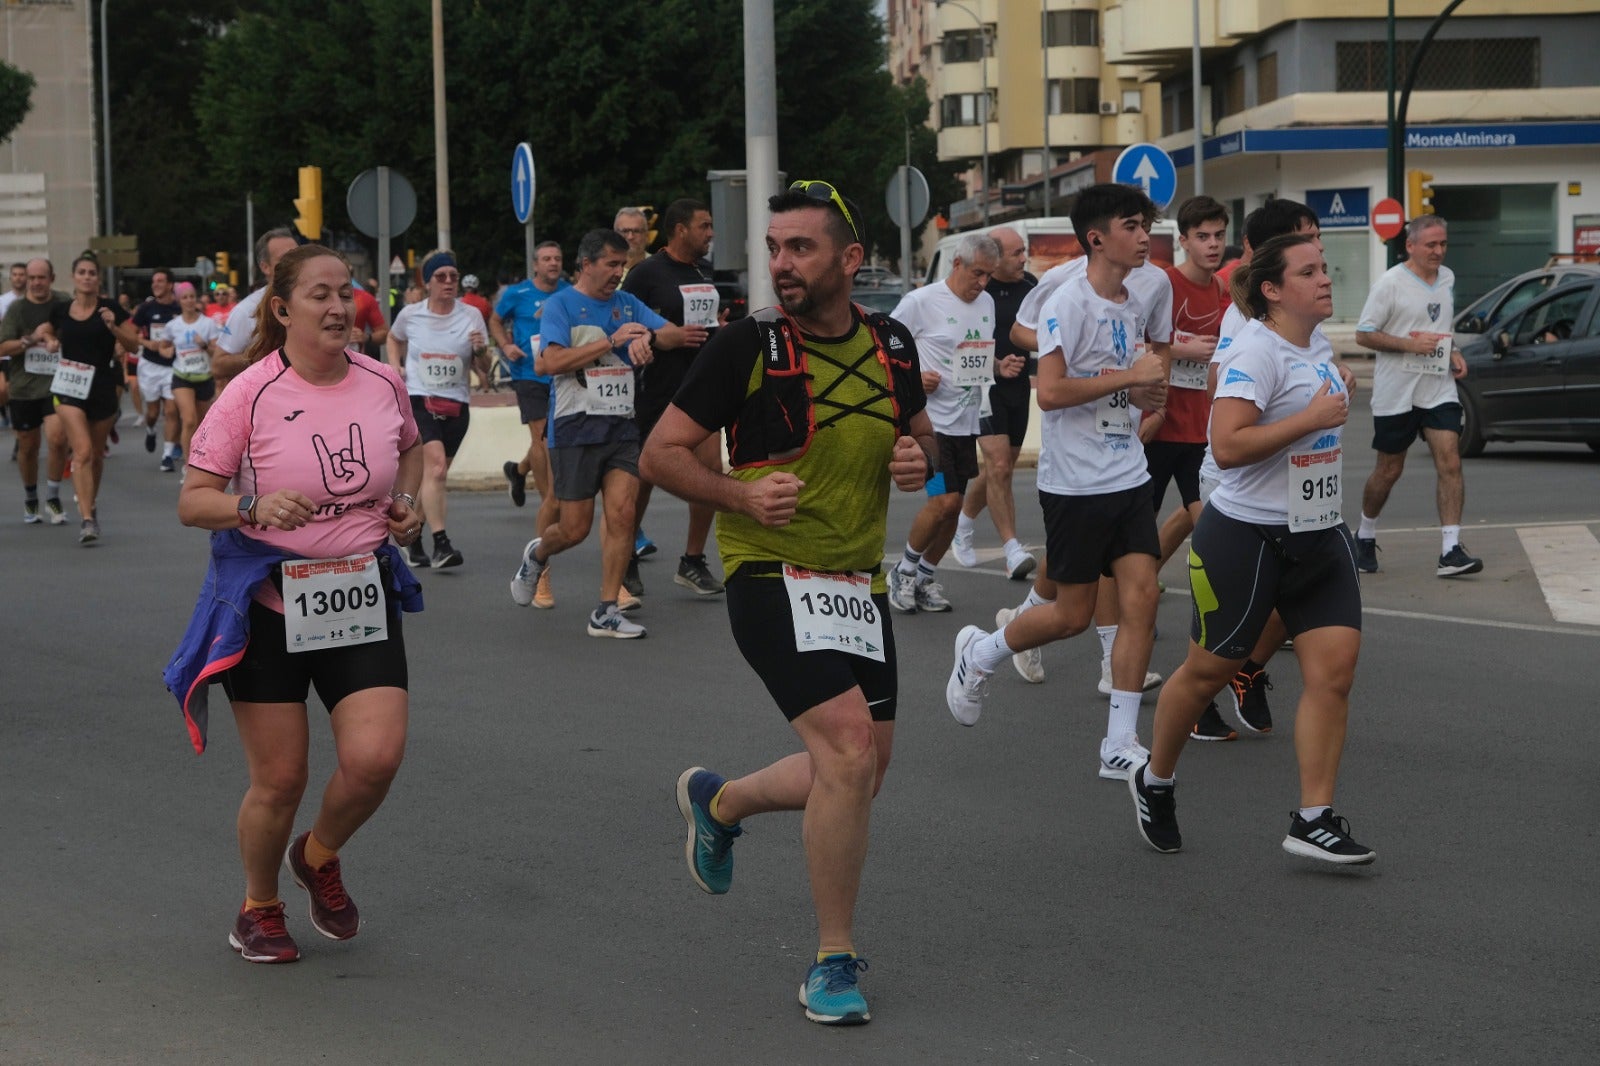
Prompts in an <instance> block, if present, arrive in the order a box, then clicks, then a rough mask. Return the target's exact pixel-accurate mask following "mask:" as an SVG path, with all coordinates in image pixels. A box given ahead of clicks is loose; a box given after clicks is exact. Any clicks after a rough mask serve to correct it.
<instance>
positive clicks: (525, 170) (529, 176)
mask: <svg viewBox="0 0 1600 1066" xmlns="http://www.w3.org/2000/svg"><path fill="white" fill-rule="evenodd" d="M533 185H534V181H533V149H532V148H530V147H529V146H528V142H527V141H523V142H522V143H521V144H519V145H517V148H516V151H514V152H512V153H511V210H513V211H515V212H516V214H517V221H518V222H522V223H526V222H527V221H528V219H530V218H532V217H533Z"/></svg>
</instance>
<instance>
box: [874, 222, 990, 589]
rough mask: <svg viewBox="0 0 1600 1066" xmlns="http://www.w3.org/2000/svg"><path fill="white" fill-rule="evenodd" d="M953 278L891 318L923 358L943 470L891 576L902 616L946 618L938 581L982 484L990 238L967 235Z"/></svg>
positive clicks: (911, 295)
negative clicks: (972, 493)
mask: <svg viewBox="0 0 1600 1066" xmlns="http://www.w3.org/2000/svg"><path fill="white" fill-rule="evenodd" d="M952 263H953V265H952V267H951V269H950V276H949V277H947V278H945V280H944V281H942V282H940V283H938V284H935V285H928V286H925V287H923V288H920V289H912V290H911V291H910V292H908V293H906V294H905V296H903V297H901V299H900V303H899V304H898V305H897V306H896V307H895V309H894V311H893V312H892V314H891V316H890V317H892V318H894V319H895V320H896V321H898V322H900V323H901V324H903V325H904V326H905V327H906V328H907V329H909V330H910V331H911V335H912V336H913V337H915V338H916V341H917V352H918V354H919V355H920V356H921V357H922V391H924V392H926V393H927V394H928V407H927V410H928V418H929V419H930V420H931V421H932V422H933V429H934V438H935V440H936V441H937V444H938V454H939V465H938V467H937V468H936V469H935V470H934V471H933V476H932V477H931V478H929V479H928V488H927V493H928V502H927V503H925V504H923V505H922V510H920V511H918V512H917V517H916V518H914V519H912V522H911V532H910V533H909V534H908V535H907V537H906V547H905V551H904V552H903V553H902V555H901V558H900V562H899V563H898V564H896V565H895V567H894V568H893V569H891V570H890V571H889V603H890V605H891V606H892V607H894V609H895V610H897V611H904V612H905V613H907V614H915V613H916V612H917V611H948V610H949V609H950V601H949V600H947V599H945V598H944V589H943V588H942V587H940V585H939V584H938V583H937V582H935V581H934V580H933V575H934V573H935V572H936V570H937V568H938V565H939V562H940V560H942V559H943V558H944V553H945V552H946V551H948V550H949V549H950V542H951V540H952V539H954V537H955V535H956V522H957V520H958V519H959V518H960V516H961V501H962V499H963V497H964V495H965V493H966V491H967V482H968V481H971V480H972V479H973V478H975V477H977V476H978V422H979V419H980V415H979V410H980V408H981V406H982V403H983V394H984V393H985V392H986V391H987V389H988V383H989V382H991V381H993V380H994V298H993V297H992V296H990V295H989V294H988V293H986V292H984V291H983V287H984V286H985V285H986V284H988V282H989V276H990V275H991V274H993V273H994V272H995V268H996V267H998V266H999V265H1000V246H999V245H998V244H996V243H995V241H994V238H993V237H989V236H986V235H985V234H982V233H969V234H967V235H966V236H964V237H963V238H962V239H961V240H960V242H959V243H957V245H956V249H955V257H954V259H953V260H952Z"/></svg>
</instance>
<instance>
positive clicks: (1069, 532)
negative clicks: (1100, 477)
mask: <svg viewBox="0 0 1600 1066" xmlns="http://www.w3.org/2000/svg"><path fill="white" fill-rule="evenodd" d="M1039 506H1040V507H1042V508H1044V541H1045V549H1044V550H1045V575H1046V576H1047V577H1049V578H1050V580H1051V581H1059V582H1061V583H1062V584H1064V585H1092V584H1094V583H1095V582H1096V581H1098V580H1100V578H1102V577H1110V576H1111V564H1112V563H1113V562H1114V561H1116V560H1117V559H1120V558H1122V557H1123V556H1124V555H1132V554H1135V553H1140V554H1144V555H1153V556H1155V557H1156V558H1157V559H1159V558H1161V534H1160V531H1159V530H1157V529H1156V512H1155V505H1154V504H1153V503H1151V500H1150V482H1148V481H1146V482H1145V483H1144V484H1143V485H1140V486H1138V487H1137V488H1131V489H1124V490H1122V491H1121V492H1107V493H1101V494H1100V495H1097V496H1057V495H1055V494H1054V493H1050V492H1040V493H1039Z"/></svg>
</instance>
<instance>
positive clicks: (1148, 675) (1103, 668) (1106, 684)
mask: <svg viewBox="0 0 1600 1066" xmlns="http://www.w3.org/2000/svg"><path fill="white" fill-rule="evenodd" d="M1161 681H1162V678H1161V675H1160V674H1158V673H1156V672H1155V671H1154V670H1147V671H1145V675H1144V688H1142V689H1141V690H1140V691H1141V692H1149V691H1150V690H1151V689H1153V688H1155V687H1156V686H1157V685H1159V684H1161ZM1111 689H1112V684H1111V664H1110V663H1108V662H1105V661H1103V660H1102V661H1101V663H1100V695H1102V696H1109V695H1111Z"/></svg>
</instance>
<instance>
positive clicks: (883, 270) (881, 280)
mask: <svg viewBox="0 0 1600 1066" xmlns="http://www.w3.org/2000/svg"><path fill="white" fill-rule="evenodd" d="M856 284H857V285H861V286H867V285H877V286H890V285H894V286H898V285H899V284H900V275H898V274H892V273H890V272H889V268H888V267H881V266H871V265H868V266H863V267H862V268H861V269H860V270H857V271H856Z"/></svg>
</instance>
